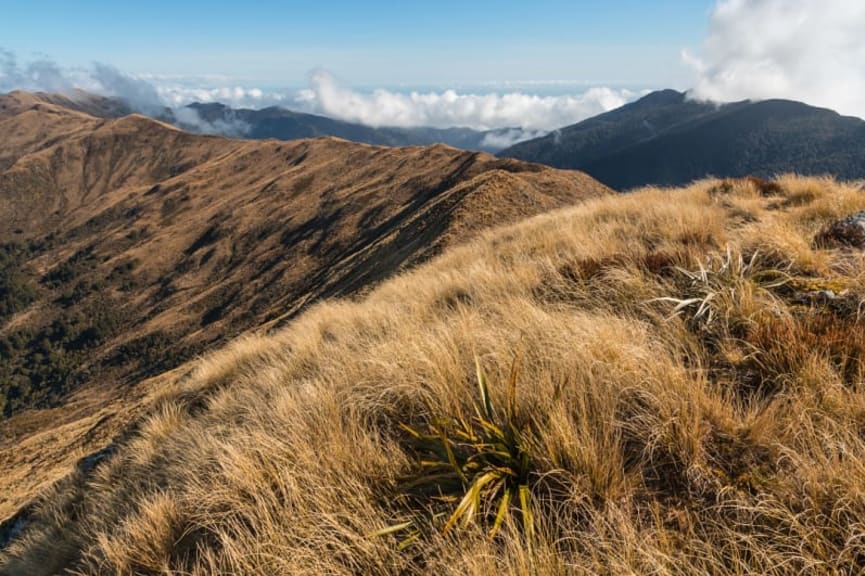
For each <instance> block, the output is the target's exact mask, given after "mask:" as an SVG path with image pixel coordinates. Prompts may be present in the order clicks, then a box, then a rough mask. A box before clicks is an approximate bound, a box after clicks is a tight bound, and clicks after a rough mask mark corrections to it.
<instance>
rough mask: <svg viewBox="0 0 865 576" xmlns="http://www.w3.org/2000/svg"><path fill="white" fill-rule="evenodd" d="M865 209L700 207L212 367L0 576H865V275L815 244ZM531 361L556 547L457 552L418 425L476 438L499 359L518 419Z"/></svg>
mask: <svg viewBox="0 0 865 576" xmlns="http://www.w3.org/2000/svg"><path fill="white" fill-rule="evenodd" d="M862 209H865V192H863V189H862V187H861V186H860V185H858V184H842V183H837V182H834V181H832V180H829V179H814V178H799V177H795V176H783V177H780V178H778V179H777V180H776V181H775V182H774V183H765V182H761V181H757V180H751V181H748V180H743V181H730V182H726V181H725V182H721V181H702V182H698V183H695V184H694V185H692V186H691V187H689V188H687V189H682V190H655V189H644V190H641V191H637V192H635V193H633V194H630V195H628V196H622V197H609V198H600V199H595V200H591V201H588V202H586V203H584V204H581V205H579V206H576V207H574V208H569V209H565V210H560V211H556V212H553V213H549V214H546V215H542V216H539V217H536V218H533V219H531V220H529V221H526V222H524V223H521V224H519V225H516V226H512V227H508V228H504V229H499V230H496V231H493V232H490V233H487V234H485V236H484V237H483V238H481V239H479V240H478V241H476V242H474V243H472V244H470V245H466V246H463V247H459V248H456V249H452V250H450V251H449V252H447V253H446V254H445V255H444V256H442V257H440V258H439V259H437V260H435V261H434V262H432V263H431V264H429V265H427V266H424V267H422V268H420V269H418V270H416V271H414V272H411V273H408V274H404V275H402V276H400V277H398V278H396V279H394V280H391V281H389V282H387V283H385V284H384V285H382V286H381V287H380V288H378V289H377V290H375V291H374V292H373V293H372V294H371V295H369V296H368V297H366V298H365V299H364V300H362V301H359V302H349V301H336V302H329V303H325V304H322V305H319V306H317V307H316V308H314V309H312V310H311V311H310V312H308V313H306V314H305V315H303V316H302V317H301V318H300V319H298V320H297V321H295V322H294V323H293V324H291V325H290V326H289V327H288V328H287V329H285V330H284V331H282V332H279V333H277V334H275V335H272V336H254V337H248V338H245V339H242V340H239V341H236V342H235V343H234V344H232V345H231V346H229V347H228V348H227V349H226V350H223V351H221V352H218V353H215V354H213V355H211V356H209V357H207V358H205V359H203V360H202V361H201V362H200V363H199V365H198V367H197V368H196V369H195V370H194V371H193V373H191V374H190V375H189V377H187V378H186V380H185V381H184V383H183V387H182V389H181V390H179V391H177V392H175V393H172V394H170V395H168V396H166V397H164V398H162V399H161V400H160V401H159V402H158V403H157V404H156V405H155V406H154V408H153V409H152V411H151V413H150V415H149V416H148V417H147V418H146V419H144V420H143V421H142V422H141V423H140V426H139V428H138V430H137V432H136V433H135V434H134V435H132V437H131V439H130V440H128V441H127V442H126V443H124V444H123V445H121V446H119V448H118V450H117V452H116V454H115V455H114V456H113V457H112V458H111V459H110V460H108V461H107V462H105V463H104V464H102V465H99V466H97V467H96V468H95V470H94V471H93V472H92V474H91V475H90V477H88V478H86V479H84V478H78V479H77V480H76V479H72V480H70V481H69V482H67V483H66V484H64V485H63V486H59V487H58V488H57V489H56V490H55V492H54V493H52V494H51V495H48V496H46V497H45V499H44V501H43V503H42V504H41V507H40V509H39V511H38V514H37V519H36V521H35V522H34V524H33V526H32V528H31V529H30V530H29V531H27V532H25V535H24V538H23V539H22V540H21V541H19V542H17V543H16V544H14V545H13V546H12V547H11V548H10V549H9V550H8V551H7V554H6V557H5V564H4V566H5V567H4V568H3V570H5V572H6V573H9V574H44V573H51V572H52V571H59V570H62V569H66V570H68V573H71V574H128V575H133V574H178V575H179V574H184V575H185V574H214V573H225V574H430V573H431V574H442V575H447V574H454V575H456V574H477V575H482V574H806V573H808V574H812V573H813V574H854V573H861V572H862V571H863V569H865V524H863V518H865V395H863V385H865V329H863V321H865V318H863V314H865V306H863V302H865V258H863V253H862V252H861V251H858V252H857V251H855V250H850V249H847V248H844V247H837V248H817V247H815V246H814V244H813V242H812V239H813V237H814V235H815V233H817V232H818V230H820V228H821V227H822V226H824V225H825V224H826V223H827V222H829V221H831V220H832V219H833V218H838V217H842V216H845V215H847V214H849V213H851V212H854V211H857V210H862ZM828 290H831V291H832V292H833V293H834V294H835V296H834V298H832V297H830V296H828V295H827V293H826V292H825V291H828ZM821 291H824V292H821ZM518 350H521V351H522V352H521V354H522V362H521V365H520V368H519V371H518V373H517V381H516V382H517V384H516V391H515V398H516V406H515V413H516V414H515V417H519V418H520V419H521V421H523V422H529V423H530V425H528V426H527V427H526V428H525V429H523V430H522V432H521V436H520V443H521V445H520V448H521V450H523V451H525V452H526V453H527V455H528V458H529V461H530V473H529V475H528V480H527V482H528V485H529V487H530V491H531V509H532V513H533V516H534V531H533V533H529V532H528V531H527V529H526V528H525V527H524V525H523V524H521V523H520V521H519V518H520V513H518V511H517V510H515V511H514V513H513V514H511V515H510V516H508V517H507V519H506V520H505V522H504V526H503V528H502V529H501V531H499V533H498V534H497V535H496V536H495V537H494V538H491V537H489V536H488V533H489V531H490V524H491V520H492V517H493V516H495V510H488V509H486V508H484V509H481V510H479V511H478V513H477V514H476V515H475V516H474V521H473V522H470V523H469V524H468V526H466V527H459V526H458V527H455V528H453V529H450V530H444V527H445V525H446V522H447V519H448V518H449V517H450V515H451V514H452V513H453V510H454V507H455V505H456V501H458V499H459V497H461V494H459V493H457V494H453V493H445V490H444V489H442V492H443V493H441V494H438V493H436V491H435V490H434V489H433V490H429V487H427V490H426V492H423V493H419V492H412V491H411V490H410V489H409V488H407V486H409V485H410V484H411V482H410V481H411V480H412V479H416V478H417V477H418V475H419V474H422V473H423V472H422V470H421V464H420V463H419V459H420V458H424V457H429V455H428V454H426V455H425V454H422V453H420V452H419V451H418V450H417V449H416V448H415V447H414V446H413V444H412V442H411V437H410V434H408V433H407V431H406V429H405V428H403V427H402V424H406V425H408V426H409V427H411V428H412V429H414V430H427V429H430V428H431V427H433V426H434V425H436V423H437V422H438V423H440V422H442V421H443V420H442V419H447V418H457V419H458V418H472V416H471V415H472V414H473V411H474V409H475V408H476V407H477V405H478V402H479V401H480V398H479V391H478V387H477V382H476V375H475V359H476V358H477V359H478V361H479V363H480V365H481V367H482V370H483V372H484V373H485V374H486V376H487V379H488V382H489V392H490V395H491V397H492V400H493V401H494V402H495V403H496V404H497V405H500V406H501V405H503V404H504V402H505V398H506V397H507V395H508V391H507V389H506V388H507V386H508V384H507V383H508V381H509V373H510V370H511V366H512V362H513V359H514V357H515V355H516V354H517V352H518ZM466 488H468V486H466ZM484 502H486V503H487V504H489V502H487V501H486V500H485V501H484ZM512 506H514V507H516V506H517V504H516V503H512ZM400 526H405V527H406V528H404V529H398V528H400ZM409 534H414V535H415V536H416V538H415V539H414V540H412V541H409V540H407V539H406V538H407V536H408V535H409ZM401 544H405V545H404V546H402V545H401Z"/></svg>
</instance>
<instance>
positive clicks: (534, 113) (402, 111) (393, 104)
mask: <svg viewBox="0 0 865 576" xmlns="http://www.w3.org/2000/svg"><path fill="white" fill-rule="evenodd" d="M309 84H310V87H309V89H308V90H305V91H302V93H301V94H299V96H298V98H297V99H296V101H297V103H302V104H303V105H304V106H305V107H308V108H310V109H312V110H315V111H317V112H319V113H322V114H325V115H328V116H333V117H335V118H340V119H342V120H347V121H350V122H359V123H362V124H367V125H370V126H401V127H412V126H434V127H438V128H445V127H452V126H458V127H466V128H474V129H477V130H492V129H496V128H508V127H521V128H523V129H526V130H552V129H555V128H559V127H562V126H566V125H568V124H573V123H575V122H579V121H580V120H583V119H585V118H588V117H590V116H594V115H596V114H599V113H601V112H606V111H608V110H611V109H613V108H618V107H619V106H621V105H623V104H625V103H627V102H628V101H629V100H632V99H633V98H634V97H636V96H638V94H637V93H635V92H632V91H630V90H614V89H612V88H589V89H588V90H585V91H584V92H582V93H579V94H575V95H562V96H538V95H535V94H526V93H523V92H510V93H505V94H499V93H489V94H470V93H469V94H461V93H459V92H457V91H455V90H444V91H442V92H425V93H421V92H410V93H402V92H395V91H391V90H385V89H378V90H375V91H373V92H371V93H363V92H358V91H355V90H352V89H349V88H346V87H343V86H341V85H340V84H339V83H338V82H337V81H336V80H335V79H334V77H333V75H331V74H330V73H328V72H327V71H324V70H317V71H315V72H313V73H312V74H311V75H310V80H309Z"/></svg>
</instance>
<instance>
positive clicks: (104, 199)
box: [0, 94, 611, 518]
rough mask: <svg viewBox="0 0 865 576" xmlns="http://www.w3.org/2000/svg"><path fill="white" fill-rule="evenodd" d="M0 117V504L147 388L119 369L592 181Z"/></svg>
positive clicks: (388, 155) (56, 113) (496, 162)
mask: <svg viewBox="0 0 865 576" xmlns="http://www.w3.org/2000/svg"><path fill="white" fill-rule="evenodd" d="M0 131H3V132H4V133H6V134H9V137H8V138H5V139H3V140H2V141H0V219H2V220H3V221H4V222H6V223H8V226H4V227H3V228H2V229H0V282H2V285H0V288H2V289H0V296H2V298H0V352H2V354H0V399H2V404H3V406H2V407H0V411H3V412H4V413H5V415H6V417H5V418H3V419H0V437H2V438H3V441H2V442H0V463H2V464H3V465H2V468H3V470H4V471H7V472H8V477H9V478H10V480H9V483H8V490H7V491H5V492H4V493H3V494H0V516H2V517H4V518H5V517H7V516H8V515H11V514H12V513H13V512H14V511H15V510H17V509H19V508H20V507H21V506H22V505H24V504H25V503H26V502H27V501H29V499H30V498H32V497H33V496H34V494H35V493H37V492H38V491H39V490H41V489H43V488H44V487H45V486H46V484H45V481H46V480H45V479H46V478H49V477H50V478H54V479H56V475H57V474H59V473H60V472H58V470H65V469H66V468H64V467H67V466H69V465H70V463H72V462H74V460H75V457H76V454H86V453H88V452H91V451H95V450H97V449H99V448H101V447H102V445H101V444H100V442H103V441H104V440H105V439H106V438H107V437H110V436H111V435H112V434H114V433H116V432H117V431H118V430H120V429H121V428H122V425H121V424H122V422H125V421H128V419H129V418H131V417H132V413H133V412H134V410H132V406H137V405H138V404H137V402H138V400H135V401H133V400H132V399H134V398H138V399H139V400H140V399H141V398H143V397H145V396H147V395H148V394H150V391H151V388H149V387H148V386H144V387H143V388H142V390H140V391H139V390H137V385H138V384H137V383H139V382H142V381H145V380H148V379H152V378H154V377H157V378H158V376H159V375H160V374H162V373H165V372H166V371H170V370H172V369H175V368H176V367H178V366H181V365H182V364H183V363H184V362H186V361H187V360H189V359H190V358H192V357H194V356H195V355H197V354H199V353H202V352H203V351H205V350H207V349H209V348H210V347H212V346H214V345H217V344H219V343H221V342H225V341H227V340H228V339H229V338H232V337H235V336H237V335H239V334H241V333H244V332H246V331H249V330H255V329H261V330H265V329H267V328H268V327H270V326H275V325H277V324H282V323H285V322H287V321H288V320H289V319H291V318H293V317H294V316H296V315H297V314H298V313H299V312H300V311H301V310H304V309H306V308H307V307H309V306H310V305H311V304H313V303H315V302H317V301H319V300H322V299H325V298H331V297H339V296H345V297H349V296H352V295H355V294H359V293H362V292H363V291H364V290H366V289H368V288H369V287H370V286H372V285H374V284H376V283H377V282H379V281H380V280H383V279H385V278H387V277H389V276H391V275H393V274H394V273H396V272H397V271H398V270H402V269H405V268H408V267H411V266H414V265H415V264H417V263H419V262H423V261H425V260H428V259H429V258H431V257H432V256H434V255H435V254H437V253H439V252H440V251H441V250H443V249H444V248H446V247H447V246H451V245H454V244H458V243H462V242H464V241H467V240H468V239H470V238H472V237H473V236H474V235H475V234H477V233H478V232H479V231H480V230H483V229H485V228H487V227H490V226H495V225H498V224H504V223H508V222H514V221H517V220H520V219H522V218H524V217H526V216H530V215H533V214H537V213H540V212H543V211H545V210H548V209H551V208H556V207H561V206H565V205H569V204H572V203H575V202H579V201H581V200H583V199H585V198H588V197H592V196H595V195H605V194H609V193H611V192H610V190H609V189H608V188H607V187H605V186H603V185H601V184H600V183H598V182H596V181H594V180H593V179H591V178H589V177H588V176H586V175H584V174H581V173H578V172H570V171H558V170H553V169H549V168H547V167H544V166H541V165H534V164H526V163H522V162H519V161H514V160H509V159H499V158H496V157H494V156H491V155H488V154H484V153H480V152H467V151H461V150H457V149H454V148H451V147H448V146H444V145H435V146H430V147H411V148H388V147H377V146H371V145H366V144H357V143H353V142H348V141H345V140H340V139H337V138H331V137H328V138H320V139H312V140H296V141H291V142H280V141H276V140H239V139H228V138H224V137H219V136H203V135H196V134H190V133H187V132H184V131H182V130H179V129H177V128H175V127H173V126H169V125H167V124H165V123H162V122H158V121H156V120H152V119H150V118H147V117H144V116H140V115H127V116H122V117H120V118H115V119H104V118H96V117H93V116H89V115H86V114H84V113H82V112H80V111H73V110H68V109H66V108H64V107H63V106H60V105H56V104H52V103H50V102H45V101H43V100H40V99H39V98H38V97H31V96H28V95H23V94H13V95H11V96H6V97H0ZM122 398H129V399H130V400H129V406H128V407H127V408H122V407H121V408H118V406H122V404H118V402H120V399H122ZM67 403H69V404H68V405H69V410H68V411H64V410H63V407H64V406H66V404H67ZM105 406H113V407H114V408H116V409H117V410H116V413H114V412H106V410H105ZM52 407H53V408H52ZM97 415H98V417H97ZM103 417H104V418H105V420H104V421H103V420H102V418H103ZM85 423H86V425H85ZM53 430H74V433H73V432H70V433H69V436H68V438H64V439H63V440H62V441H61V440H58V439H57V438H56V437H55V436H52V434H53V432H52V431H53ZM52 460H54V461H52ZM37 463H38V466H40V467H41V468H39V469H40V470H42V469H44V470H45V471H46V472H45V474H44V475H43V474H39V475H33V474H32V473H31V472H33V471H34V470H36V468H34V467H36V466H37ZM51 470H53V471H54V472H52V473H49V472H48V471H51Z"/></svg>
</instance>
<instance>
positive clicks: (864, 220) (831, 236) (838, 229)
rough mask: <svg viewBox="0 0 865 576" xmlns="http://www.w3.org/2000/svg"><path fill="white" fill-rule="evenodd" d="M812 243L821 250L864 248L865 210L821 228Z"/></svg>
mask: <svg viewBox="0 0 865 576" xmlns="http://www.w3.org/2000/svg"><path fill="white" fill-rule="evenodd" d="M814 243H815V244H816V245H817V246H819V247H821V248H829V247H834V246H852V247H854V248H865V210H863V211H861V212H856V213H855V214H851V215H850V216H847V217H846V218H843V219H841V220H836V221H835V222H832V223H831V224H829V225H827V226H825V227H823V229H822V230H820V232H818V233H817V236H815V237H814Z"/></svg>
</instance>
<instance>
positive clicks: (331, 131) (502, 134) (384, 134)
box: [173, 103, 514, 152]
mask: <svg viewBox="0 0 865 576" xmlns="http://www.w3.org/2000/svg"><path fill="white" fill-rule="evenodd" d="M186 108H187V109H188V110H194V111H195V112H197V113H198V116H199V118H200V119H201V120H202V121H203V122H204V123H205V124H204V128H205V130H207V129H208V128H212V129H215V130H211V131H218V132H223V133H228V134H231V135H236V136H242V137H244V138H253V139H262V138H276V139H277V140H295V139H298V138H316V137H319V136H335V137H337V138H343V139H345V140H351V141H353V142H363V143H365V144H375V145H379V146H427V145H430V144H447V145H449V146H453V147H455V148H463V149H465V150H478V151H482V152H496V151H498V150H501V149H502V145H501V144H499V142H501V141H502V140H504V141H507V139H508V134H509V133H510V132H511V131H512V130H514V129H513V128H502V129H499V130H488V131H480V130H472V129H471V128H428V127H418V128H388V127H381V128H375V127H372V126H366V125H363V124H354V123H351V122H343V121H341V120H335V119H333V118H328V117H326V116H318V115H315V114H305V113H302V112H294V111H291V110H288V109H286V108H280V107H277V106H271V107H269V108H263V109H261V110H250V109H245V108H240V109H235V108H230V107H228V106H225V105H224V104H219V103H207V104H201V103H194V104H190V105H189V106H187V107H186ZM173 123H176V124H177V125H179V126H181V127H185V128H192V129H196V128H201V126H196V125H195V124H192V125H190V123H189V122H188V121H184V118H183V117H178V118H177V119H176V121H175V122H173Z"/></svg>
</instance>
